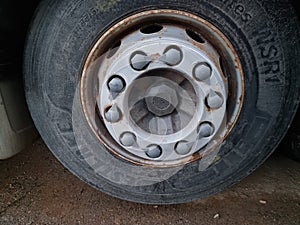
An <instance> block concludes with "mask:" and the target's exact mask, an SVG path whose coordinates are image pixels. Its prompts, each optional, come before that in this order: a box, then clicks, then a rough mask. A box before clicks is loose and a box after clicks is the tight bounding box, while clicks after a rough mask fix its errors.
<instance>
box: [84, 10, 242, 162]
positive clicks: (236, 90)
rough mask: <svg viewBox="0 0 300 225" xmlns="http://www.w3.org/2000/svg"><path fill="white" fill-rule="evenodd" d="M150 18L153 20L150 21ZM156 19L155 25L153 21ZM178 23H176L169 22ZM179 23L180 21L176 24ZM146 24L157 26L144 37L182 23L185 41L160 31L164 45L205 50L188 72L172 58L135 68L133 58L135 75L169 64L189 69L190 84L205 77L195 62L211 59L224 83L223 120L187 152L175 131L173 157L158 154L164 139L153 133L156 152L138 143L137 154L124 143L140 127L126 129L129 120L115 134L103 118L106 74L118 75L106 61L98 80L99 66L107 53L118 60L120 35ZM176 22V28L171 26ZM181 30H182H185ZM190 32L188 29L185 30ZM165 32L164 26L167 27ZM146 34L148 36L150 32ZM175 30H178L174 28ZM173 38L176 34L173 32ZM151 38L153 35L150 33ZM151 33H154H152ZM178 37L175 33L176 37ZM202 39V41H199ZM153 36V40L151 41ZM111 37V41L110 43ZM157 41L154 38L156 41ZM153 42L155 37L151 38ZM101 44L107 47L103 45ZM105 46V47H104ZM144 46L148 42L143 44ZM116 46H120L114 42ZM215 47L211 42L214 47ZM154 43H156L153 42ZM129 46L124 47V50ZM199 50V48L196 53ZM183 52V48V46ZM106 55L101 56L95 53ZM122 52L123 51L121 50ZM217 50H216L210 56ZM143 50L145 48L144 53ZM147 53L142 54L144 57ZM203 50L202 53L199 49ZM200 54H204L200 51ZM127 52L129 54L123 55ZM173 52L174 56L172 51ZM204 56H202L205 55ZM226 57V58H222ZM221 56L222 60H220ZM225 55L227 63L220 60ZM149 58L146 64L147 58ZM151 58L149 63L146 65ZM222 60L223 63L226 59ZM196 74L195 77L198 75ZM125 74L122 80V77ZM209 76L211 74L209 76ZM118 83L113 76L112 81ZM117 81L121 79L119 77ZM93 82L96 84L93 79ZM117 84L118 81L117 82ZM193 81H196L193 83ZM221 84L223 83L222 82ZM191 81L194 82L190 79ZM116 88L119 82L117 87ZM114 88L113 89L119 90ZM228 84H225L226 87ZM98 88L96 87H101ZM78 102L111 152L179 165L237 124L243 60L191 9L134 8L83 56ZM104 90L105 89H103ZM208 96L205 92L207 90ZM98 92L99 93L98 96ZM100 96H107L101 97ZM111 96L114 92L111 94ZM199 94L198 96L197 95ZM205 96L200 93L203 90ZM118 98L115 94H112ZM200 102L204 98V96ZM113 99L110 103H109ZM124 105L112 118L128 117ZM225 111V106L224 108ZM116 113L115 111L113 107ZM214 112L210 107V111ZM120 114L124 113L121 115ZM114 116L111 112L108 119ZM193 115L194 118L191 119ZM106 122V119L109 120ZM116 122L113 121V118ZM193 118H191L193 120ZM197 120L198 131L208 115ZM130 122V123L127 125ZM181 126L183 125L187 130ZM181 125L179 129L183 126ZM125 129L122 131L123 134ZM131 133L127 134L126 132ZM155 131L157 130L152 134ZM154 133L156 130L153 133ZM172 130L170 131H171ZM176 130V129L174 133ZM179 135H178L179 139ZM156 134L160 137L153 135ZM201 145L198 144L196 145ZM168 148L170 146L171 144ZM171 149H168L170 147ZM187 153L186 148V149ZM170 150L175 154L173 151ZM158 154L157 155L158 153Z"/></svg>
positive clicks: (214, 144)
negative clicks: (136, 10)
mask: <svg viewBox="0 0 300 225" xmlns="http://www.w3.org/2000/svg"><path fill="white" fill-rule="evenodd" d="M151 21H152V22H151ZM153 21H161V22H160V23H153ZM153 24H154V25H153ZM173 24H176V25H173ZM178 24H179V25H178ZM150 26H157V27H156V28H157V29H156V30H155V29H154V28H155V27H154V28H153V29H154V31H153V29H152V31H151V32H152V33H150V34H149V32H150V31H147V32H148V33H147V34H144V36H145V37H150V36H151V35H152V36H153V37H158V36H155V35H161V32H162V30H164V31H166V30H168V29H167V28H170V27H172V28H174V27H175V28H176V27H180V31H182V33H185V34H184V37H186V38H187V41H186V42H185V41H184V40H183V39H180V40H181V41H178V42H176V41H174V40H173V42H170V43H169V44H168V41H166V40H165V38H164V36H163V35H161V40H162V41H161V43H160V44H161V45H162V42H164V43H165V44H163V46H164V47H163V49H164V50H163V51H164V52H166V51H167V49H168V47H172V46H173V47H174V46H175V47H179V49H181V50H182V48H183V50H182V51H184V55H185V53H186V52H185V50H186V48H188V47H190V48H192V47H191V46H194V48H195V49H199V52H202V53H203V52H204V53H205V54H204V55H205V56H206V60H198V61H197V60H194V59H193V60H194V61H195V62H196V64H195V65H193V71H192V72H189V73H188V72H186V71H182V70H180V66H179V67H176V66H177V65H180V62H179V63H176V65H170V64H169V63H166V62H164V63H163V64H164V65H165V66H162V65H156V66H154V67H153V66H152V67H151V66H150V68H148V67H145V68H142V69H141V70H139V69H136V68H133V66H132V65H133V64H132V63H130V60H129V63H128V67H129V68H131V69H133V70H135V72H139V73H137V74H138V75H136V77H135V79H133V80H134V81H136V79H137V78H140V77H143V76H144V75H145V74H146V73H148V72H149V71H153V70H156V69H170V70H174V71H177V72H180V73H182V74H185V75H187V76H186V77H185V78H187V79H190V82H191V84H192V85H193V84H194V83H203V82H204V81H205V79H204V80H201V79H203V76H200V78H199V77H197V76H195V72H194V71H195V70H196V68H197V66H199V65H209V66H210V67H211V68H212V70H213V71H218V73H219V78H218V79H217V80H218V81H219V82H220V79H223V81H224V83H223V84H224V85H223V87H222V88H223V90H224V91H226V93H224V92H222V93H221V96H222V98H223V101H224V103H223V105H225V112H224V113H225V115H224V117H226V118H225V122H224V120H222V121H219V126H218V127H215V126H213V130H214V131H213V134H211V135H210V136H209V137H210V139H209V141H208V142H207V143H204V144H202V145H201V147H199V146H196V147H195V146H194V150H193V151H191V150H189V151H188V153H186V151H187V150H186V148H187V147H186V139H184V138H181V140H179V139H180V135H177V139H176V141H174V142H172V146H173V153H174V154H175V155H179V157H177V158H174V157H173V158H172V157H170V155H168V157H162V154H157V151H158V150H157V147H158V148H160V151H164V149H162V146H161V145H163V144H164V141H163V140H160V141H155V139H151V141H150V142H149V143H147V144H148V146H149V148H150V147H153V146H156V155H155V154H154V156H155V157H149V155H148V154H147V149H146V148H145V147H142V148H141V150H142V151H140V153H141V154H137V153H136V152H134V151H130V149H129V148H128V145H131V147H132V146H133V145H134V143H133V142H135V143H136V142H137V139H138V140H140V139H141V137H140V132H141V131H140V130H139V131H137V130H132V129H129V128H130V126H128V127H127V128H126V129H125V130H124V131H122V132H121V133H120V132H116V133H117V134H115V135H114V134H113V132H112V129H110V127H109V123H111V122H112V121H107V118H106V116H105V112H107V111H106V110H107V107H108V106H109V107H110V106H111V105H110V104H108V103H107V101H106V102H105V101H104V102H105V103H103V99H108V98H109V97H107V96H108V95H105V94H104V92H103V90H104V89H105V85H106V86H108V87H107V88H106V91H107V90H108V92H110V91H109V80H111V79H112V77H113V76H116V75H117V76H119V74H120V73H119V74H118V73H117V72H114V73H112V72H111V71H116V70H113V69H112V70H111V71H110V68H109V67H106V71H108V74H105V73H104V72H103V70H102V73H101V75H103V82H101V81H99V80H101V76H99V77H97V76H95V71H97V72H96V74H100V73H99V71H101V66H103V64H105V63H103V62H104V61H105V60H106V59H107V58H108V59H113V60H114V61H113V62H115V63H116V64H117V59H114V57H115V58H118V51H120V49H122V47H124V46H122V41H123V39H122V38H125V39H126V37H127V38H128V37H130V35H132V34H134V33H135V32H140V33H143V32H141V30H142V29H147V27H148V28H149V27H150ZM159 27H162V29H160V30H159V29H158V28H159ZM175 28H174V29H175ZM183 31H185V32H183ZM189 32H190V33H189ZM165 33H167V32H165ZM149 35H150V36H149ZM176 35H177V34H176ZM176 35H175V36H176ZM193 35H198V37H197V36H196V37H194V36H193ZM174 38H175V37H174ZM150 39H151V38H150ZM154 39H155V38H154ZM175 39H176V38H175ZM120 40H122V41H121V47H120V48H118V49H117V51H113V54H112V51H111V50H110V47H113V46H118V44H117V45H116V43H118V42H119V41H120ZM202 41H203V42H204V43H202ZM144 42H145V41H144V40H143V41H141V44H142V46H143V43H144ZM152 42H153V41H152ZM109 43H110V44H109ZM137 44H138V41H137V42H136V43H135V45H137ZM156 44H158V43H156ZM154 45H155V43H154ZM104 46H105V47H104ZM107 46H109V47H107ZM144 46H146V47H147V45H144ZM118 47H119V46H118ZM212 47H213V48H212ZM141 48H143V47H138V48H137V47H133V50H132V52H130V54H129V59H132V55H134V54H135V53H140V52H143V53H144V52H145V51H141ZM154 49H156V48H154ZM157 51H158V49H156V52H155V51H154V52H153V57H152V58H151V60H150V61H151V63H152V64H154V61H155V60H156V61H159V58H160V57H161V58H162V57H163V52H162V53H161V54H157V55H159V56H157V57H156V58H155V56H154V55H155V54H156V53H157ZM127 52H128V51H127ZM199 52H198V53H199ZM181 53H182V52H181ZM103 55H105V57H104V59H105V60H103V58H102V59H101V60H100V57H99V56H103ZM121 55H122V54H121ZM213 55H215V56H213ZM218 55H219V56H220V59H221V60H218ZM146 56H147V54H146ZM146 56H145V57H146ZM199 56H201V54H200V55H199ZM202 56H203V55H202ZM127 57H128V56H127ZM184 57H185V56H183V58H181V59H180V61H181V62H182V61H184V60H185V59H184ZM175 58H176V57H175ZM204 58H205V57H204ZM225 59H226V60H225ZM220 61H222V63H221V62H220ZM224 61H225V63H224ZM151 63H150V64H151ZM150 64H149V65H150ZM224 64H225V65H224ZM149 65H148V66H149ZM198 78H199V79H198ZM122 79H123V80H122ZM125 79H126V77H125V78H124V77H122V76H121V83H123V81H125V89H126V88H127V87H128V86H130V82H128V80H125ZM210 79H211V78H210ZM116 83H117V82H116ZM119 83H120V82H119ZM95 84H96V85H95ZM117 86H118V85H117ZM196 86H197V85H196ZM221 86H222V85H221ZM194 87H195V85H194ZM117 89H118V88H117ZM117 89H116V90H117ZM122 89H123V88H121V89H120V90H119V92H120V93H123V92H126V91H127V90H122ZM225 89H227V90H225ZM99 90H100V91H99ZM80 91H81V103H82V106H83V111H84V113H85V116H86V119H87V121H88V123H89V125H90V127H91V129H92V130H93V132H94V134H95V135H96V136H97V138H98V139H99V140H100V141H101V143H102V144H104V145H105V146H106V147H107V148H108V149H109V150H110V151H111V152H112V153H114V154H116V155H118V156H119V157H121V158H123V159H125V160H127V161H130V162H132V163H135V164H140V165H148V166H154V167H165V166H167V167H169V166H177V165H182V164H185V163H188V162H192V161H195V160H198V159H200V158H201V157H202V156H203V155H204V154H207V153H209V152H211V151H213V150H215V149H217V148H219V147H220V144H221V143H222V142H223V140H224V139H225V138H226V137H227V136H228V135H229V133H230V131H231V130H232V129H233V127H234V125H235V124H236V122H237V120H238V117H239V114H240V111H241V108H242V105H243V100H244V77H243V70H242V66H241V63H240V60H239V57H238V55H237V53H236V51H235V49H234V47H233V46H232V44H231V43H230V42H229V40H228V39H227V38H226V37H225V36H224V35H223V34H222V32H221V31H219V30H218V29H217V28H215V27H214V26H213V25H212V24H210V23H208V22H207V21H205V20H203V19H202V18H200V17H197V16H195V15H193V14H190V13H187V12H182V11H176V10H166V9H162V10H151V11H145V12H142V13H138V14H135V15H132V16H129V17H127V18H125V19H124V20H122V21H120V22H119V23H116V24H115V25H114V26H112V27H111V28H110V29H108V30H107V31H106V32H105V33H104V34H102V35H101V37H100V38H99V39H98V41H97V43H96V44H95V45H94V47H93V49H92V50H91V52H90V53H89V56H88V58H87V60H86V63H85V66H84V69H83V73H82V79H81V89H80ZM106 94H107V93H106ZM205 95H206V97H205V99H207V98H208V97H207V93H206V94H205ZM99 96H101V97H102V98H100V97H99ZM103 96H105V97H104V98H103ZM111 96H112V95H111ZM197 97H199V96H198V95H197ZM202 97H203V96H202ZM116 98H118V97H116ZM202 102H203V99H202ZM112 105H113V104H112ZM202 105H203V106H202V108H205V107H206V110H207V108H209V107H207V102H204V103H203V104H202ZM124 108H126V107H123V106H122V107H121V109H120V108H117V110H116V112H117V113H118V112H120V114H121V116H120V117H121V118H117V119H116V120H117V121H116V122H117V123H118V122H119V121H121V120H123V119H122V118H125V117H126V118H127V120H128V121H130V120H129V119H128V118H129V117H128V113H127V112H126V110H124ZM223 111H224V109H223ZM114 114H116V113H114ZM211 114H212V113H211ZM123 115H124V117H123ZM111 118H113V117H110V119H111ZM191 121H192V120H191ZM108 122H109V123H108ZM116 122H114V123H116ZM192 122H193V123H191V124H195V121H192ZM196 122H197V125H196V126H194V127H193V128H192V129H193V130H195V129H196V130H197V132H198V133H197V134H198V135H199V132H200V131H199V129H200V128H199V127H201V125H202V124H205V123H206V122H209V123H210V122H211V121H209V120H202V118H201V117H197V121H196ZM220 126H223V128H224V129H222V130H220V128H219V127H220ZM131 127H132V126H131ZM114 130H116V131H119V127H118V129H114ZM186 130H189V127H187V129H186ZM186 130H185V131H186ZM181 131H182V130H181ZM125 134H126V135H125ZM122 135H123V136H127V137H126V138H125V139H126V144H124V143H122V141H121V139H122V138H121V137H122ZM128 135H129V136H130V135H131V137H129V136H128ZM154 136H155V135H154ZM156 136H158V135H156ZM171 136H172V135H171ZM173 136H174V135H173ZM178 137H179V139H178ZM156 138H158V137H156ZM178 146H180V147H179V149H180V151H181V152H183V154H178V151H177V150H176V148H178ZM182 146H183V147H182ZM198 147H199V148H198ZM170 149H171V148H170ZM169 151H171V150H169ZM185 153H186V154H185ZM174 154H173V155H174ZM157 155H159V156H157Z"/></svg>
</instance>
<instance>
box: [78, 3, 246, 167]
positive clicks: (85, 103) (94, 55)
mask: <svg viewBox="0 0 300 225" xmlns="http://www.w3.org/2000/svg"><path fill="white" fill-rule="evenodd" d="M171 15H173V16H174V17H171V18H169V20H171V21H176V20H177V19H178V18H177V17H178V16H181V17H182V18H180V20H181V21H182V22H187V21H186V18H189V19H193V20H195V21H197V22H198V23H200V24H204V25H206V26H207V27H209V28H210V29H211V30H212V31H213V32H215V33H216V34H218V35H219V37H220V38H221V39H222V40H223V41H225V43H226V45H227V46H226V47H228V48H229V49H230V50H231V52H232V53H233V54H234V61H235V67H236V69H237V70H238V71H239V72H240V77H241V81H242V82H241V83H242V85H241V89H242V90H241V93H242V94H241V96H239V97H236V98H237V99H239V101H240V107H239V110H238V112H237V114H236V116H235V119H234V120H233V121H230V122H229V123H228V124H227V126H228V128H227V132H226V134H225V135H224V137H223V138H221V139H220V138H219V140H218V141H217V143H216V144H214V145H213V146H211V147H210V148H209V149H207V150H206V151H205V152H204V153H199V152H196V153H194V154H193V155H191V156H187V157H186V158H183V159H182V160H178V161H179V162H178V163H177V164H175V165H174V164H171V165H159V166H157V165H153V164H148V163H146V161H147V160H144V161H145V163H142V162H137V161H134V160H131V159H128V158H126V157H125V156H123V155H122V154H120V153H119V152H117V151H115V150H114V148H113V147H112V145H113V146H114V147H117V148H118V147H119V148H122V147H121V146H119V145H118V144H116V143H107V141H108V140H106V141H105V139H107V138H105V137H106V136H107V137H110V134H109V133H108V132H107V131H106V132H103V131H102V134H99V128H97V127H95V126H94V124H95V122H92V118H93V117H94V116H95V115H94V113H93V111H94V110H95V108H94V110H93V107H92V108H90V109H89V107H90V106H89V104H90V103H89V102H93V99H86V95H87V93H86V92H85V90H86V89H87V88H88V86H86V84H87V83H88V82H87V81H88V78H89V77H88V70H89V68H90V66H91V64H92V63H93V62H95V61H96V60H97V59H98V58H99V57H100V56H101V54H103V52H101V50H102V49H101V48H103V45H104V44H105V43H107V42H109V39H110V38H115V37H114V36H117V35H118V34H120V33H122V32H124V31H125V30H126V29H127V28H128V26H129V27H131V26H132V25H136V22H139V20H137V19H140V20H143V19H144V20H145V19H148V20H149V19H150V18H153V17H155V16H161V17H164V16H171ZM142 22H143V21H142ZM152 23H153V21H152ZM124 29H125V30H124ZM194 45H196V46H197V47H199V48H200V49H203V47H202V46H201V44H200V43H196V42H194ZM213 58H214V57H212V59H213ZM214 61H215V60H214ZM216 65H217V67H218V69H220V71H222V73H221V74H222V76H223V79H224V80H225V81H227V78H226V76H225V75H224V74H223V70H222V68H221V67H220V65H219V63H216ZM244 82H245V81H244V73H243V69H242V64H241V62H240V59H239V56H238V53H237V52H236V51H235V49H234V47H233V45H232V44H231V42H230V41H229V40H228V39H227V37H226V36H225V35H224V34H223V33H222V32H221V31H220V30H219V29H218V28H216V27H215V26H214V25H212V24H211V23H210V22H208V21H206V20H204V19H202V18H201V17H199V16H196V15H194V14H191V13H188V12H185V11H180V10H171V9H157V10H148V11H144V12H140V13H137V14H134V15H131V16H129V17H127V18H125V19H123V20H122V21H120V22H118V23H116V24H115V25H113V26H112V27H110V28H109V29H108V30H107V31H105V32H104V33H103V34H102V35H101V37H100V38H99V39H98V41H97V42H96V43H95V44H94V47H93V48H92V49H91V51H90V53H89V55H88V57H87V59H86V62H85V64H84V67H83V71H82V78H81V81H80V100H81V104H82V109H83V112H84V115H85V117H86V120H87V122H88V124H89V126H90V127H91V129H92V131H93V133H94V134H95V136H96V137H97V138H98V140H99V141H100V142H101V143H102V144H103V145H104V146H105V147H106V148H107V149H109V150H110V151H111V152H113V153H114V154H115V155H117V156H119V157H120V158H122V159H125V160H127V161H129V162H131V163H133V164H137V165H142V166H149V167H175V166H180V165H184V164H187V163H191V162H195V161H197V160H199V159H201V158H202V157H203V156H205V155H206V154H208V153H210V152H212V151H213V150H214V149H215V148H216V146H219V144H221V143H222V142H223V141H224V140H225V139H226V138H227V137H228V135H229V134H230V133H231V131H232V129H233V128H234V127H235V125H236V123H237V121H238V118H239V116H240V113H241V111H242V106H243V102H244V93H245V83H244ZM92 105H94V106H95V104H92ZM101 135H104V138H103V137H102V136H101ZM109 142H110V141H109ZM148 161H149V160H148Z"/></svg>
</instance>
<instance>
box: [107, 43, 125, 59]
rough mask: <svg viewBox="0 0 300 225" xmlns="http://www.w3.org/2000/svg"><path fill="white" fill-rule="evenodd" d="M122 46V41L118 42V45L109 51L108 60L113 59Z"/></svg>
mask: <svg viewBox="0 0 300 225" xmlns="http://www.w3.org/2000/svg"><path fill="white" fill-rule="evenodd" d="M121 44H122V42H121V41H118V42H117V43H115V44H114V45H113V46H112V47H111V48H110V49H109V52H108V55H107V58H108V59H109V58H111V57H113V56H114V55H115V54H116V53H117V51H118V50H119V48H120V47H121Z"/></svg>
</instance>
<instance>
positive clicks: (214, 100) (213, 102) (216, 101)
mask: <svg viewBox="0 0 300 225" xmlns="http://www.w3.org/2000/svg"><path fill="white" fill-rule="evenodd" d="M206 102H207V106H208V107H209V108H211V109H218V108H220V107H221V106H222V105H223V103H224V99H223V97H222V96H221V94H219V93H217V92H215V91H213V90H210V92H209V94H208V96H207V99H206Z"/></svg>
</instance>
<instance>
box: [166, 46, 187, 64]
mask: <svg viewBox="0 0 300 225" xmlns="http://www.w3.org/2000/svg"><path fill="white" fill-rule="evenodd" d="M181 60H182V52H181V50H180V49H179V48H178V47H171V48H169V49H167V50H166V52H165V53H164V55H163V56H162V57H161V61H163V62H165V63H166V64H168V65H170V66H175V65H177V64H179V63H180V62H181Z"/></svg>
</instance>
